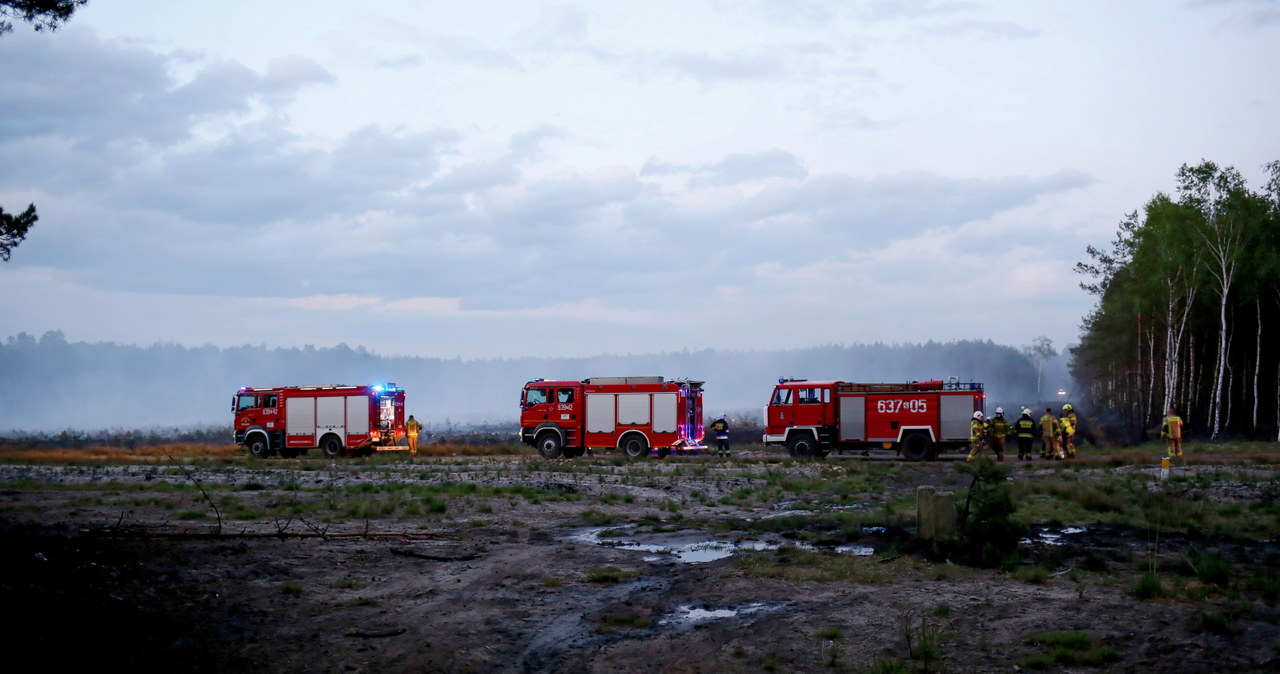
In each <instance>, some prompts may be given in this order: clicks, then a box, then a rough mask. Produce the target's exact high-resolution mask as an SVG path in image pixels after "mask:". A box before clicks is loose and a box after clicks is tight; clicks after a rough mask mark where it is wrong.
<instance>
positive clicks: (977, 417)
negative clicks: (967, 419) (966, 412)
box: [973, 412, 982, 419]
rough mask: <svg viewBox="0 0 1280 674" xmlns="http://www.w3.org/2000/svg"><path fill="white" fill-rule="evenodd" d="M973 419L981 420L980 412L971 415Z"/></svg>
mask: <svg viewBox="0 0 1280 674" xmlns="http://www.w3.org/2000/svg"><path fill="white" fill-rule="evenodd" d="M973 418H974V419H981V418H982V412H974V413H973Z"/></svg>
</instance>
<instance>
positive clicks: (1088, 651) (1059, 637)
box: [1020, 631, 1120, 670]
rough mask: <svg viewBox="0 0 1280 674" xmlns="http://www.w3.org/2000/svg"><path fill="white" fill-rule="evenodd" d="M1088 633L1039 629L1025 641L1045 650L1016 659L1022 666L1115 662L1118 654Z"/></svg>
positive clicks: (1078, 665)
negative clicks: (1040, 630)
mask: <svg viewBox="0 0 1280 674" xmlns="http://www.w3.org/2000/svg"><path fill="white" fill-rule="evenodd" d="M1095 641H1096V640H1095V639H1094V637H1093V636H1092V635H1090V634H1087V633H1085V632H1075V631H1073V632H1040V633H1037V634H1032V635H1031V636H1030V637H1027V643H1029V644H1032V645H1034V646H1039V647H1040V648H1042V649H1045V651H1046V652H1044V653H1041V654H1038V655H1033V656H1031V657H1029V658H1025V659H1023V660H1022V662H1021V663H1020V664H1021V665H1022V667H1024V668H1026V669H1037V670H1038V669H1049V668H1051V667H1100V666H1102V665H1106V664H1110V663H1114V662H1118V661H1119V660H1120V655H1119V654H1118V653H1117V652H1116V650H1115V649H1114V648H1111V647H1109V646H1097V645H1096V643H1095Z"/></svg>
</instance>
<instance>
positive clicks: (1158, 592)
mask: <svg viewBox="0 0 1280 674" xmlns="http://www.w3.org/2000/svg"><path fill="white" fill-rule="evenodd" d="M1133 596H1135V597H1137V598H1138V599H1143V600H1146V599H1156V598H1158V597H1163V596H1165V590H1164V583H1163V582H1161V580H1160V576H1158V575H1156V573H1155V572H1153V571H1146V572H1144V573H1143V574H1142V575H1141V576H1139V577H1138V582H1137V584H1136V585H1134V588H1133Z"/></svg>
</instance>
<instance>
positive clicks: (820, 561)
mask: <svg viewBox="0 0 1280 674" xmlns="http://www.w3.org/2000/svg"><path fill="white" fill-rule="evenodd" d="M733 566H734V568H736V569H738V571H740V572H741V573H743V574H744V575H747V576H751V577H755V578H780V579H783V580H791V581H837V580H844V581H852V582H855V583H867V584H872V585H876V584H882V583H888V582H890V581H892V580H893V578H892V576H890V575H889V574H888V573H887V572H886V571H885V570H884V568H883V565H881V564H880V562H879V560H878V559H877V558H875V557H874V556H854V555H842V554H838V553H833V552H817V551H813V550H801V549H799V548H796V547H792V546H789V545H784V546H782V547H780V548H778V549H777V550H775V551H773V552H765V553H753V554H749V555H740V556H737V557H734V559H733Z"/></svg>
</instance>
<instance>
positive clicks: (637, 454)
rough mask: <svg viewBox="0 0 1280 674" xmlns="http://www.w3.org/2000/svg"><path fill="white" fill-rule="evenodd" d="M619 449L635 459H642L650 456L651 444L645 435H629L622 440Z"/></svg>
mask: <svg viewBox="0 0 1280 674" xmlns="http://www.w3.org/2000/svg"><path fill="white" fill-rule="evenodd" d="M618 449H621V450H622V453H623V454H626V455H627V456H629V457H631V458H633V459H640V458H644V457H646V456H648V455H649V443H648V442H647V441H646V440H645V439H644V436H643V435H637V434H632V435H628V436H627V437H626V438H624V439H623V440H622V443H621V444H620V445H619V446H618Z"/></svg>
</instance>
